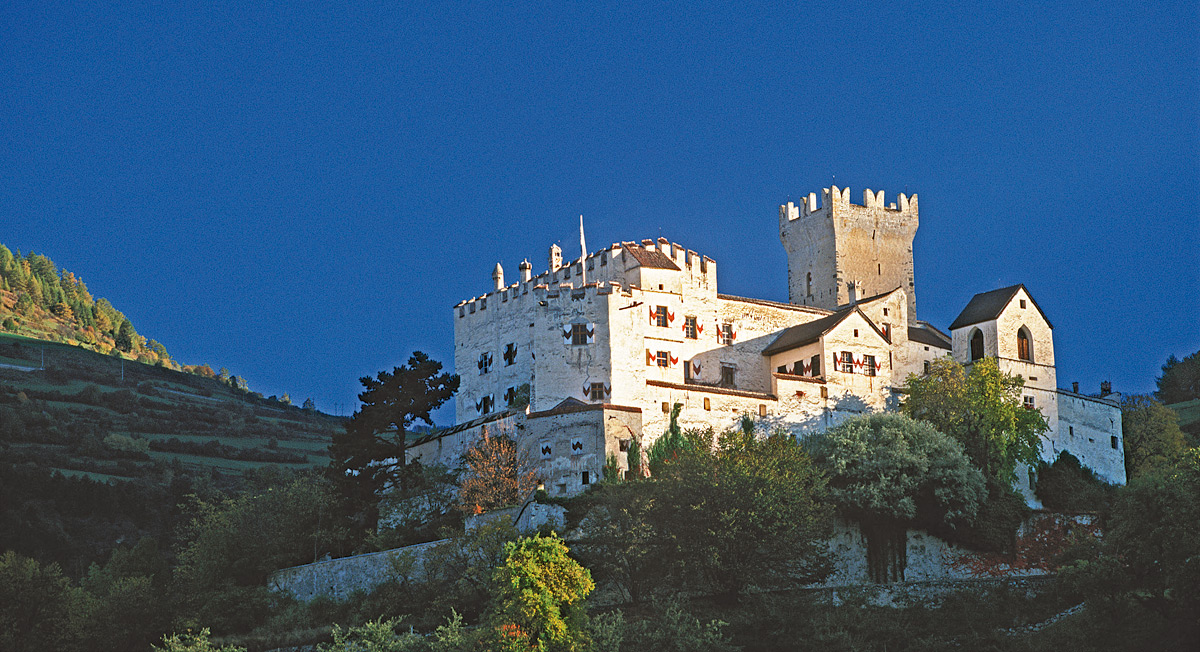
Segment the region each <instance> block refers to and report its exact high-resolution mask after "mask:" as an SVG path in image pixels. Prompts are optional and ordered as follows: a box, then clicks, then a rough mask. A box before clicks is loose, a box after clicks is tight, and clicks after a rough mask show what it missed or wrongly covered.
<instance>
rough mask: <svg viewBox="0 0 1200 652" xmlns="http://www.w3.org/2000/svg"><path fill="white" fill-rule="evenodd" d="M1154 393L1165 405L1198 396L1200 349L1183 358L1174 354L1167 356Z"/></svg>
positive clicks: (1199, 393)
mask: <svg viewBox="0 0 1200 652" xmlns="http://www.w3.org/2000/svg"><path fill="white" fill-rule="evenodd" d="M1154 395H1155V396H1156V397H1157V398H1158V400H1160V401H1162V402H1163V403H1166V404H1167V405H1170V404H1172V403H1182V402H1184V401H1190V400H1192V399H1196V398H1200V351H1196V352H1195V353H1193V354H1191V355H1189V356H1187V357H1186V358H1184V359H1183V360H1179V359H1177V358H1176V357H1175V356H1174V355H1172V356H1171V357H1169V358H1167V363H1166V364H1164V365H1163V366H1162V375H1161V376H1159V377H1158V391H1157V392H1155V393H1154Z"/></svg>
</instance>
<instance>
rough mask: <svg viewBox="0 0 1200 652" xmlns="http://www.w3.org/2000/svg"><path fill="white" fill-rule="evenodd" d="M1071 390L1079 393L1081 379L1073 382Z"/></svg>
mask: <svg viewBox="0 0 1200 652" xmlns="http://www.w3.org/2000/svg"><path fill="white" fill-rule="evenodd" d="M1071 391H1072V392H1075V393H1076V394H1078V393H1079V381H1075V382H1073V383H1071Z"/></svg>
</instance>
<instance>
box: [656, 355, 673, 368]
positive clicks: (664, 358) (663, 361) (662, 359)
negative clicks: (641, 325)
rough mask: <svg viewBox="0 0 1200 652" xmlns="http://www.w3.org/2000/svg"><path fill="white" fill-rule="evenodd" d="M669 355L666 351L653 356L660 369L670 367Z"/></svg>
mask: <svg viewBox="0 0 1200 652" xmlns="http://www.w3.org/2000/svg"><path fill="white" fill-rule="evenodd" d="M669 355H670V354H668V353H667V352H666V351H659V352H658V354H657V355H655V356H654V358H655V360H656V361H657V362H658V366H660V367H669V366H671V359H670V357H668V356H669Z"/></svg>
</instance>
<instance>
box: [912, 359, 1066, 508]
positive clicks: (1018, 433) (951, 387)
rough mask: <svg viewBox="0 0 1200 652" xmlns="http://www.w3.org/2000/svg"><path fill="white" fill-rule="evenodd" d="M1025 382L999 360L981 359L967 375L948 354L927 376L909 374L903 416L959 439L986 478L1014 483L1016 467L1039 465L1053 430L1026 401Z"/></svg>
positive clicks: (934, 364) (1008, 483) (932, 366)
mask: <svg viewBox="0 0 1200 652" xmlns="http://www.w3.org/2000/svg"><path fill="white" fill-rule="evenodd" d="M1024 386H1025V380H1024V379H1023V378H1021V377H1020V376H1010V375H1008V374H1005V373H1003V372H1001V371H1000V367H999V365H998V364H997V363H996V359H995V358H984V359H982V360H976V361H975V362H974V363H973V364H972V366H971V370H970V372H969V373H968V372H967V370H966V369H965V368H964V367H963V366H962V365H961V364H959V363H958V362H955V361H954V360H953V359H951V358H949V357H945V358H941V359H939V360H934V361H933V363H932V365H931V366H930V371H929V374H927V375H926V376H923V377H921V376H916V375H909V377H908V379H907V380H906V381H905V383H904V387H905V393H906V394H907V396H906V397H905V399H904V402H903V403H902V404H901V410H902V411H903V412H904V414H906V415H908V416H910V417H912V418H914V419H917V420H920V421H927V422H929V423H930V424H932V425H933V427H934V428H935V429H937V430H938V431H940V432H943V433H945V434H947V435H950V436H951V437H953V438H954V439H956V440H958V442H959V443H961V444H962V445H963V447H964V448H965V449H966V452H967V455H968V456H969V457H970V458H971V460H972V461H973V462H974V463H975V465H976V466H978V467H979V468H980V469H981V470H982V471H983V474H984V476H985V477H986V478H988V479H989V480H991V479H995V480H997V481H999V482H1000V483H1002V484H1007V485H1012V484H1013V483H1014V482H1016V480H1017V465H1018V464H1025V465H1028V466H1036V465H1037V463H1038V460H1039V459H1040V458H1041V437H1042V435H1043V434H1044V433H1045V432H1046V431H1047V430H1049V425H1047V424H1046V419H1045V418H1044V417H1043V416H1042V413H1041V411H1039V410H1031V409H1026V408H1025V407H1024V406H1023V405H1022V403H1021V388H1022V387H1024Z"/></svg>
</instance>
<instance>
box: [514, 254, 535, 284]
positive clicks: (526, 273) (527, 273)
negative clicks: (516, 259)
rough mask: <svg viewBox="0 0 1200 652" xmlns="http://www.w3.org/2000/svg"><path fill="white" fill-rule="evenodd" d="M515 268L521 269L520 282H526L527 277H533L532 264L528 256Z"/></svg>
mask: <svg viewBox="0 0 1200 652" xmlns="http://www.w3.org/2000/svg"><path fill="white" fill-rule="evenodd" d="M517 268H518V269H520V270H521V282H522V283H526V282H528V281H529V279H531V278H533V265H530V264H529V259H528V258H526V259H525V260H522V261H521V264H520V265H518V266H517Z"/></svg>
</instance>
